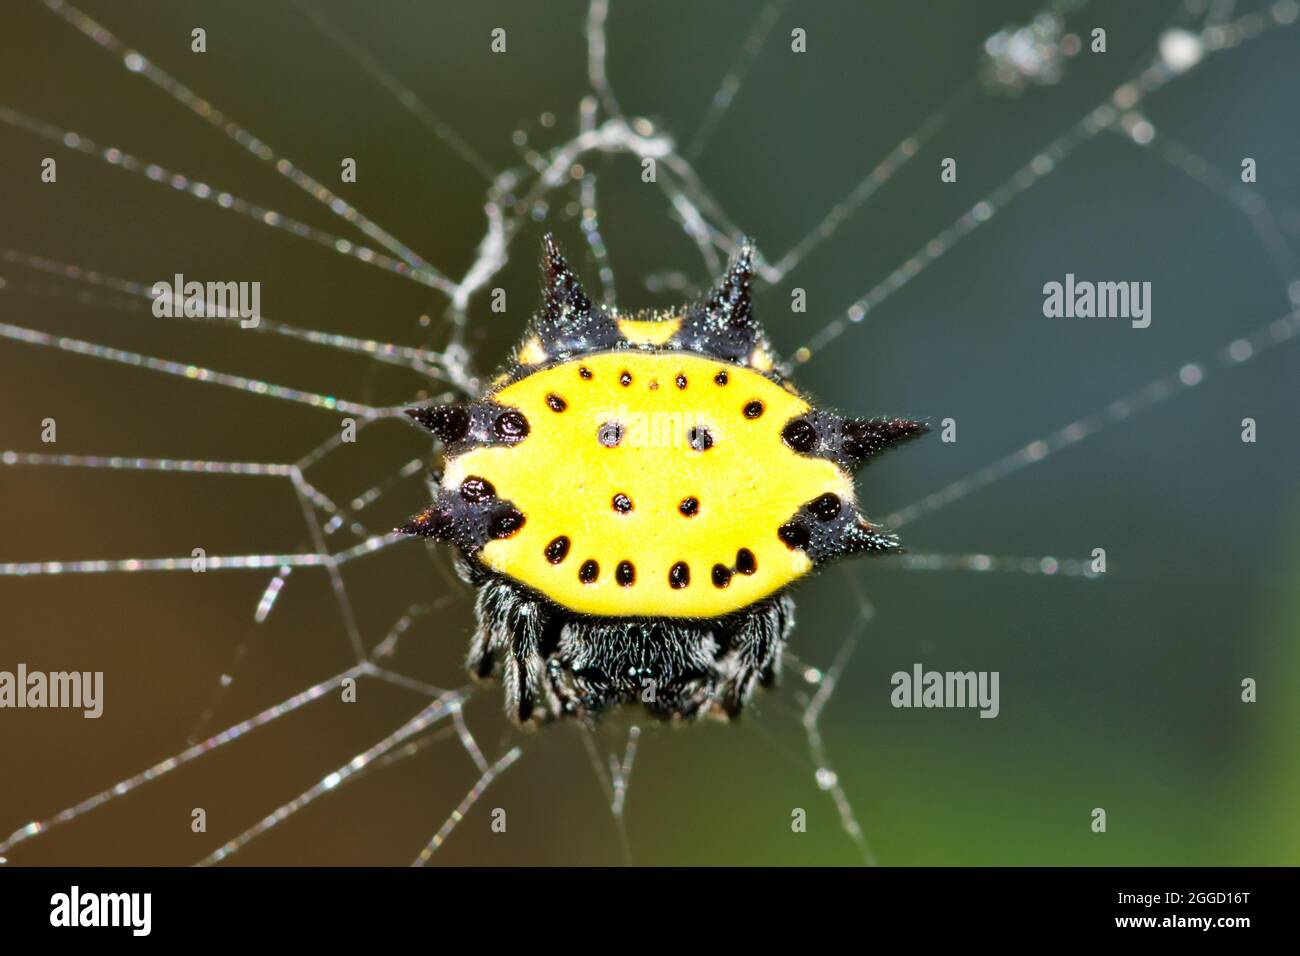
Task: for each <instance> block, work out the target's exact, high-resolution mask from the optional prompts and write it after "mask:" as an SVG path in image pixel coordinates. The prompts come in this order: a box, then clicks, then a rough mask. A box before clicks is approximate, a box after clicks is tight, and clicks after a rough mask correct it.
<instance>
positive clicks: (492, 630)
mask: <svg viewBox="0 0 1300 956" xmlns="http://www.w3.org/2000/svg"><path fill="white" fill-rule="evenodd" d="M476 610H477V613H478V620H479V622H480V624H479V628H478V630H477V631H476V632H475V634H474V638H473V640H472V641H471V642H470V649H469V657H468V660H467V661H466V666H467V668H468V669H469V672H470V673H471V674H473V675H474V676H475V677H478V678H480V679H487V678H491V677H498V678H500V679H501V681H502V683H504V684H505V691H506V694H505V697H506V700H505V707H506V714H507V716H509V717H510V719H512V720H514V721H516V722H517V723H521V724H522V723H527V722H528V721H530V720H537V721H541V720H547V719H551V718H553V717H556V716H558V715H559V713H560V699H559V697H558V696H557V694H556V692H555V690H554V689H553V684H552V681H551V680H550V679H549V677H548V675H547V672H546V662H545V660H544V659H543V656H542V650H543V643H544V640H545V636H546V632H547V629H548V626H549V624H550V622H549V620H548V618H549V614H548V611H547V610H546V608H544V607H543V606H542V604H541V603H540V602H539V601H537V600H535V599H534V598H532V597H531V596H529V595H528V594H526V593H524V592H523V591H521V590H519V589H518V588H515V587H513V586H512V585H510V584H509V583H507V582H505V581H502V580H500V579H498V578H490V579H488V580H487V581H485V582H484V584H483V586H482V588H481V590H480V591H479V594H478V599H477V604H476Z"/></svg>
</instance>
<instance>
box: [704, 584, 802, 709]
mask: <svg viewBox="0 0 1300 956" xmlns="http://www.w3.org/2000/svg"><path fill="white" fill-rule="evenodd" d="M793 628H794V602H793V601H791V600H790V598H789V597H787V596H785V595H781V596H780V597H778V598H776V599H775V600H773V601H770V602H765V603H763V604H760V605H758V606H756V607H754V608H752V609H750V610H749V611H748V612H747V613H746V614H744V615H743V616H742V617H741V618H740V620H739V621H737V622H736V624H735V625H734V630H732V632H731V633H730V635H729V637H730V641H729V647H728V649H727V651H726V652H725V653H724V654H723V655H722V656H720V658H719V660H718V671H719V674H720V677H721V679H720V681H719V682H718V687H717V690H716V691H715V693H714V695H713V696H714V702H715V704H716V706H717V707H718V708H720V709H721V710H722V712H723V713H724V714H725V715H726V716H727V717H729V718H735V717H736V716H737V715H738V714H739V713H740V712H741V710H742V709H743V708H744V706H745V704H746V703H747V702H748V701H749V698H750V697H752V696H753V693H754V687H755V685H761V686H763V687H770V686H772V684H773V683H775V682H776V678H777V675H778V674H779V673H780V670H781V650H782V648H783V647H784V646H785V639H786V637H787V636H788V635H789V633H790V631H791V630H792V629H793Z"/></svg>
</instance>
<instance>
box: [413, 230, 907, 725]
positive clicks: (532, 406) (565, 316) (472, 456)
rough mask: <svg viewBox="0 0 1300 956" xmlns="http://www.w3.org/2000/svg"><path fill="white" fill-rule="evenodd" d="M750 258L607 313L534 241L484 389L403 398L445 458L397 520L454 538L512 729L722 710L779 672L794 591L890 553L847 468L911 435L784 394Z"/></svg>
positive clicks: (785, 384) (478, 647)
mask: <svg viewBox="0 0 1300 956" xmlns="http://www.w3.org/2000/svg"><path fill="white" fill-rule="evenodd" d="M753 255H754V250H753V246H752V245H751V244H750V243H749V242H748V241H746V242H744V243H742V245H741V246H740V251H739V253H738V254H737V255H736V256H735V257H734V258H733V259H732V261H731V263H730V264H729V266H728V268H727V271H726V273H725V274H724V275H723V277H722V278H721V280H720V281H719V282H718V284H717V285H716V286H715V287H714V289H713V290H712V292H710V293H709V295H708V296H707V297H705V298H704V299H703V300H702V301H700V302H697V303H694V304H692V305H689V306H686V307H684V308H682V309H680V310H677V311H674V312H671V313H668V314H644V313H642V314H637V315H636V316H634V317H624V316H622V315H621V314H620V313H619V312H618V311H617V310H615V309H605V308H602V307H601V306H599V305H596V304H593V302H592V301H591V299H590V298H589V297H588V296H587V294H586V293H585V292H584V291H583V289H582V286H581V284H580V283H579V281H578V279H577V277H576V276H575V275H574V273H573V272H572V271H571V270H570V268H569V266H568V264H567V263H566V262H565V260H564V257H563V255H562V254H561V252H560V249H559V247H558V246H557V245H556V242H555V240H554V238H553V237H552V236H551V235H549V234H548V235H547V236H546V237H545V238H544V239H543V254H542V265H541V280H542V302H541V307H540V308H539V310H538V311H537V313H536V314H535V316H534V318H533V321H532V323H531V327H530V329H529V331H528V334H527V335H526V336H525V338H524V340H523V342H522V344H520V345H519V346H518V347H517V348H516V350H515V352H514V356H513V360H512V361H511V362H509V363H508V364H507V366H506V367H505V369H504V370H503V371H502V372H501V373H500V374H499V375H497V377H496V378H495V379H494V380H493V382H492V385H491V387H490V388H489V390H488V392H487V394H485V395H484V396H483V397H481V398H479V399H478V400H475V401H472V402H468V403H461V404H449V405H436V406H429V407H424V408H413V409H410V410H408V412H407V414H408V415H409V416H410V417H411V418H412V419H413V420H414V421H415V422H417V423H418V424H419V425H421V426H423V427H424V428H426V429H428V430H429V431H430V432H432V433H433V434H434V435H435V436H437V438H438V439H439V441H440V442H441V444H442V449H443V454H444V459H445V462H444V465H445V466H444V468H443V470H442V472H441V474H440V475H435V480H436V492H435V498H434V501H433V503H432V504H431V505H430V506H429V507H428V508H427V509H426V510H425V511H424V512H422V513H421V514H419V515H418V516H416V517H415V518H413V519H411V521H409V522H408V523H407V524H406V525H404V526H403V527H401V528H399V529H397V530H399V531H401V532H404V533H407V534H412V535H422V536H425V537H430V538H436V539H438V540H441V541H446V542H449V543H450V544H451V545H453V546H454V547H455V548H456V550H457V552H458V558H457V561H456V566H457V571H458V573H459V574H460V576H461V577H462V578H463V579H464V580H465V581H466V582H467V583H469V584H471V585H473V586H474V587H476V588H477V589H478V596H477V601H476V605H475V612H476V617H477V622H478V629H477V631H476V633H475V634H474V637H473V640H472V642H471V645H470V650H469V657H468V662H467V665H468V668H469V671H470V673H471V674H472V675H474V676H475V677H476V678H479V679H500V680H501V681H503V683H504V685H505V705H506V713H507V714H508V715H509V717H510V718H511V719H513V720H514V721H516V722H517V723H520V724H536V723H542V722H546V721H550V720H554V719H556V718H562V717H574V716H576V717H580V718H583V719H587V720H592V719H594V718H595V717H596V716H597V715H599V714H600V713H602V712H603V711H606V710H608V709H609V708H611V707H613V706H615V705H618V704H623V703H635V702H636V701H638V700H639V701H640V702H642V703H643V704H644V705H645V707H646V709H647V710H648V711H650V713H651V714H653V715H655V716H657V717H661V718H670V719H685V718H691V717H695V716H700V715H711V716H717V717H722V718H724V719H730V718H734V717H736V716H737V715H738V714H739V713H740V712H741V710H742V709H743V708H744V706H745V704H746V703H747V702H748V701H749V699H750V697H751V696H752V694H753V693H754V689H755V687H756V686H763V687H769V686H771V685H772V684H773V683H774V682H775V680H776V678H777V676H778V674H779V671H780V664H781V651H782V647H783V646H784V644H785V641H786V638H787V636H788V635H789V633H790V631H791V629H792V627H793V625H794V604H793V602H792V600H791V599H790V596H789V594H788V593H787V592H788V591H789V589H790V586H791V585H792V584H794V583H795V582H796V581H798V580H799V579H800V578H802V577H803V576H805V575H806V574H808V573H809V572H810V571H813V570H814V569H815V568H818V567H820V566H822V565H825V564H826V563H827V562H829V561H831V560H833V559H835V558H838V557H841V556H843V555H848V554H854V553H857V552H866V553H871V554H882V553H887V552H891V551H896V550H897V549H898V547H899V545H898V539H897V538H896V537H895V536H894V535H892V534H890V533H887V532H886V531H884V530H882V529H881V528H878V527H876V526H874V525H872V524H871V523H870V522H868V521H867V519H866V518H865V517H864V516H863V514H862V513H861V512H860V511H859V510H858V507H857V504H856V500H855V495H854V487H853V471H854V470H855V469H856V468H858V467H859V466H860V465H862V464H863V463H864V462H866V461H867V460H868V459H869V458H871V457H872V456H874V455H876V454H877V453H879V452H881V451H882V450H884V449H886V448H888V447H889V446H891V445H894V444H896V443H898V442H902V441H905V440H907V439H910V438H914V437H916V436H918V435H921V434H923V433H924V432H925V431H926V430H927V428H926V426H925V425H924V424H923V423H921V422H917V421H911V420H908V419H902V418H872V419H858V418H843V417H840V416H838V415H836V414H834V413H832V412H829V411H825V410H822V409H818V408H814V407H813V406H812V405H810V404H809V403H808V401H807V400H805V399H804V398H803V397H801V396H800V394H799V393H798V392H797V391H796V390H795V388H794V386H793V385H792V384H791V383H790V382H789V381H787V380H785V379H784V378H783V377H782V375H781V374H780V373H779V371H778V369H777V362H776V358H775V356H774V354H773V352H772V348H771V344H770V342H769V341H768V338H767V336H766V335H765V334H764V332H763V330H762V328H761V327H760V326H759V325H758V324H757V322H756V321H755V320H754V316H753V309H752V303H751V299H750V282H751V276H752V269H753Z"/></svg>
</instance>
